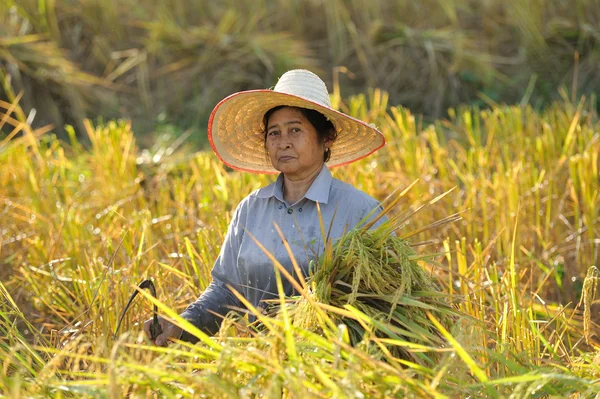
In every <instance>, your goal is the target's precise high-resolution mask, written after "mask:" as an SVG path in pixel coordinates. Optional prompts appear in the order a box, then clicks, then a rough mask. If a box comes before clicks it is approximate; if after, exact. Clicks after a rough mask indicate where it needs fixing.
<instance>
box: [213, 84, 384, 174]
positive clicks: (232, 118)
mask: <svg viewBox="0 0 600 399" xmlns="http://www.w3.org/2000/svg"><path fill="white" fill-rule="evenodd" d="M280 105H287V106H291V107H300V108H308V109H313V110H315V111H318V112H321V113H322V114H323V115H325V117H327V118H328V119H329V120H330V121H331V122H332V123H333V125H334V126H335V128H336V131H337V134H338V136H337V139H336V140H335V142H334V143H333V145H332V147H331V158H330V159H329V161H328V162H327V165H328V166H329V167H335V166H341V165H346V164H349V163H352V162H355V161H357V160H359V159H362V158H364V157H366V156H369V155H370V154H372V153H374V152H375V151H377V150H378V149H380V148H381V147H383V146H384V145H385V138H384V137H383V134H381V132H380V131H379V130H377V129H376V128H375V127H373V126H370V125H368V124H366V123H364V122H363V121H361V120H358V119H356V118H353V117H351V116H348V115H346V114H344V113H341V112H339V111H336V110H334V109H332V108H329V107H325V106H323V105H321V104H318V103H316V102H313V101H311V100H308V99H306V98H303V97H299V96H295V95H292V94H286V93H279V92H276V91H272V90H249V91H242V92H239V93H235V94H232V95H230V96H229V97H226V98H225V99H223V100H222V101H221V102H219V103H218V104H217V106H216V107H215V108H214V109H213V111H212V113H211V114H210V119H209V121H208V140H209V142H210V145H211V147H212V149H213V151H214V152H215V154H216V155H217V157H218V158H219V159H220V160H221V161H222V162H223V163H224V164H225V165H227V166H229V167H231V168H233V169H237V170H242V171H246V172H252V173H278V171H277V170H276V169H275V168H273V166H272V165H271V162H270V160H269V158H268V156H267V154H266V152H265V148H264V126H263V118H264V115H265V113H266V112H267V111H268V110H270V109H271V108H274V107H277V106H280Z"/></svg>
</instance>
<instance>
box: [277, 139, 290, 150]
mask: <svg viewBox="0 0 600 399" xmlns="http://www.w3.org/2000/svg"><path fill="white" fill-rule="evenodd" d="M291 147H292V143H291V142H290V141H289V140H287V139H285V138H282V139H281V140H279V148H280V149H282V150H285V149H288V148H291Z"/></svg>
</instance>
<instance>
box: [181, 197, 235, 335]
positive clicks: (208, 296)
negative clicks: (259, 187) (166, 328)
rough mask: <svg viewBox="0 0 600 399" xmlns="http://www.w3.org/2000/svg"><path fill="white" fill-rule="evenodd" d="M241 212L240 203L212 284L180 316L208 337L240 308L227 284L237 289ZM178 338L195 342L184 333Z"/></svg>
mask: <svg viewBox="0 0 600 399" xmlns="http://www.w3.org/2000/svg"><path fill="white" fill-rule="evenodd" d="M244 209H245V207H244V202H243V201H242V203H240V205H238V207H237V209H236V211H235V213H234V216H233V219H232V220H231V223H230V224H229V227H228V229H227V234H226V236H225V240H224V241H223V245H222V246H221V252H220V253H219V256H218V258H217V260H216V261H215V264H214V266H213V269H212V272H211V275H212V282H211V283H210V284H209V286H208V287H207V288H206V290H205V291H204V292H203V293H202V295H200V297H199V298H198V299H197V300H196V301H195V302H193V303H192V304H190V305H189V306H188V307H187V308H186V309H185V310H184V311H183V313H181V317H182V318H184V319H185V320H187V321H189V322H190V323H192V324H193V325H194V326H196V327H197V328H198V329H200V330H201V331H203V332H205V333H207V334H209V335H214V334H215V333H216V332H217V331H218V330H219V327H220V326H221V321H222V320H223V317H224V316H225V315H226V314H227V313H228V312H229V311H231V310H232V307H238V308H239V307H242V305H241V303H240V301H239V300H238V299H237V297H236V296H235V295H234V294H233V292H231V290H229V289H228V288H227V285H231V286H233V287H234V288H236V289H237V287H239V283H240V282H239V274H238V270H237V256H238V253H239V248H240V245H241V242H242V238H243V235H244V229H243V225H244V224H243V222H244V220H245V214H244ZM238 291H239V290H238ZM180 339H181V340H183V341H188V342H197V341H198V339H197V338H196V337H194V336H193V335H192V334H190V333H188V332H186V331H184V332H183V334H182V336H181V337H180Z"/></svg>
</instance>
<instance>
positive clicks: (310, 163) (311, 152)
mask: <svg viewBox="0 0 600 399" xmlns="http://www.w3.org/2000/svg"><path fill="white" fill-rule="evenodd" d="M330 144H331V143H330V141H325V142H321V141H320V140H319V135H318V133H317V131H316V129H315V128H314V127H313V125H312V124H311V123H310V122H309V121H308V119H306V117H304V115H303V114H302V112H300V111H299V110H297V109H295V108H288V107H286V108H281V109H279V110H277V111H275V112H274V113H273V114H272V115H271V117H270V118H269V121H268V125H267V151H268V153H269V158H270V159H271V164H272V165H273V167H274V168H275V169H277V170H278V171H280V172H282V173H283V174H284V175H285V176H286V177H287V178H290V179H294V180H295V179H302V178H304V177H308V176H310V175H311V174H313V173H314V172H315V170H317V169H320V168H321V167H322V166H323V153H324V152H325V149H326V148H328V147H329V145H330Z"/></svg>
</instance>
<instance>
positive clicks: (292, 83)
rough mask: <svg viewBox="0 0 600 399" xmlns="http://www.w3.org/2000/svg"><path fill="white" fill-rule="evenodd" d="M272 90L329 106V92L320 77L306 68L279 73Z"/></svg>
mask: <svg viewBox="0 0 600 399" xmlns="http://www.w3.org/2000/svg"><path fill="white" fill-rule="evenodd" d="M273 91H275V92H278V93H285V94H291V95H293V96H298V97H302V98H305V99H307V100H309V101H313V102H315V103H317V104H320V105H322V106H324V107H327V108H331V101H330V100H329V92H328V91H327V86H326V85H325V82H323V81H322V80H321V78H320V77H318V76H317V75H315V74H314V73H312V72H311V71H308V70H306V69H294V70H292V71H288V72H286V73H284V74H283V75H281V78H279V81H278V82H277V84H276V85H275V88H274V89H273Z"/></svg>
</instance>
